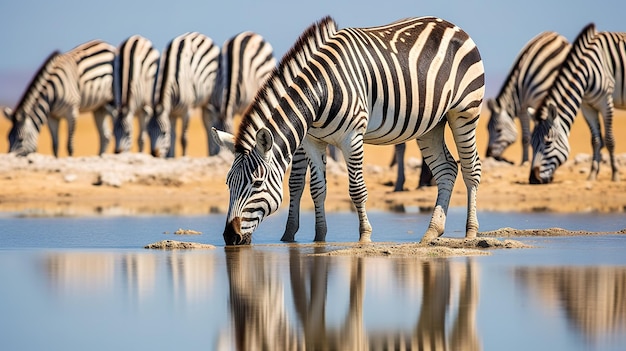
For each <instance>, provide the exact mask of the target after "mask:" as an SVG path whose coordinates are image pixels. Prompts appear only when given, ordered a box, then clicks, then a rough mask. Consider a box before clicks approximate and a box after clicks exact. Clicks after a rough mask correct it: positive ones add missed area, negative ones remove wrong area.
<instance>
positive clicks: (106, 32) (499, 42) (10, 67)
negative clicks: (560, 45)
mask: <svg viewBox="0 0 626 351" xmlns="http://www.w3.org/2000/svg"><path fill="white" fill-rule="evenodd" d="M0 14H2V20H0V50H1V53H2V55H0V104H5V105H9V106H13V105H15V104H16V103H17V100H18V99H19V98H20V97H21V95H22V93H23V90H24V89H25V88H26V85H27V84H28V82H29V81H30V79H31V77H32V76H33V74H34V73H35V71H36V70H37V69H38V68H39V66H40V65H41V63H42V62H43V60H44V59H45V58H46V57H47V56H48V54H50V53H51V52H52V51H54V50H61V51H68V50H70V49H72V48H73V47H75V46H77V45H79V44H81V43H83V42H86V41H88V40H91V39H96V38H98V39H103V40H105V41H107V42H109V43H111V44H113V45H116V46H117V45H119V43H120V42H122V41H123V40H124V39H126V38H128V37H129V36H131V35H133V34H140V35H143V36H145V37H146V38H148V39H150V40H152V42H153V43H154V45H155V46H156V47H157V48H158V49H159V50H160V51H162V50H163V48H164V47H165V46H166V45H167V43H168V42H169V41H170V40H171V39H173V38H174V37H176V36H178V35H180V34H182V33H184V32H189V31H198V32H201V33H203V34H205V35H207V36H209V37H211V38H212V39H213V40H214V41H215V42H216V43H217V45H219V46H221V45H222V43H223V42H224V40H226V39H228V38H229V37H231V36H233V35H235V34H237V33H239V32H242V31H245V30H251V31H254V32H257V33H259V34H261V35H262V36H264V37H265V39H266V40H267V41H269V42H270V43H271V44H272V46H273V47H274V54H275V56H276V57H277V58H280V57H282V56H283V54H284V53H285V52H286V51H287V50H288V49H289V48H290V47H291V45H292V44H293V43H294V41H295V40H296V39H297V38H298V36H299V35H300V33H301V32H302V31H303V30H304V29H305V28H306V27H307V26H309V25H310V24H311V23H313V22H315V21H317V20H318V19H320V18H322V17H323V16H325V15H330V16H332V17H333V18H334V19H335V20H336V22H337V24H338V25H339V27H340V28H343V27H369V26H376V25H382V24H386V23H390V22H393V21H396V20H399V19H402V18H406V17H415V16H437V17H441V18H443V19H446V20H448V21H450V22H453V23H454V24H456V25H458V26H459V27H461V28H463V29H464V30H465V31H466V32H468V33H469V35H470V36H471V37H472V38H473V39H474V41H475V42H476V44H477V45H478V48H479V49H480V52H481V54H482V57H483V60H484V65H485V71H486V84H487V93H486V94H487V96H488V97H489V96H494V95H496V94H497V93H498V90H499V89H500V86H501V85H502V83H503V80H504V79H505V78H506V75H507V73H508V71H509V69H510V67H511V65H512V64H513V61H514V59H515V57H516V56H517V54H518V52H519V50H520V49H521V48H522V47H523V46H524V44H526V42H527V41H528V40H529V39H530V38H532V37H533V36H535V35H537V34H538V33H540V32H542V31H546V30H552V31H557V32H559V33H561V34H563V35H564V36H565V37H567V38H568V39H569V40H570V41H571V40H573V39H574V38H575V37H576V35H577V34H578V32H579V31H580V30H581V29H582V27H583V26H585V25H587V24H588V23H590V22H594V23H595V24H596V26H597V28H598V30H601V31H624V32H626V2H624V0H595V1H589V0H587V1H582V0H573V1H554V0H527V1H518V2H512V1H503V0H487V1H471V0H448V1H445V0H430V1H421V0H417V1H416V0H414V1H408V0H379V1H372V0H350V1H339V0H331V1H329V0H315V1H306V2H300V1H296V0H269V1H251V0H248V1H242V0H224V1H221V2H217V1H207V0H170V1H160V0H139V1H132V0H127V1H122V0H100V1H92V0H75V1H68V0H61V1H41V0H40V1H33V0H19V1H10V0H8V1H2V3H0Z"/></svg>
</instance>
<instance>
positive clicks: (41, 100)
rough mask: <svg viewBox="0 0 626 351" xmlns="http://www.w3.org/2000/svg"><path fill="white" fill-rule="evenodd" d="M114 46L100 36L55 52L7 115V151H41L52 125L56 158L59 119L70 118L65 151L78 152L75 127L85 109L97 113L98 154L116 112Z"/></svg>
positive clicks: (51, 132)
mask: <svg viewBox="0 0 626 351" xmlns="http://www.w3.org/2000/svg"><path fill="white" fill-rule="evenodd" d="M115 53H116V49H115V47H114V46H112V45H110V44H108V43H106V42H104V41H102V40H99V39H96V40H91V41H88V42H86V43H83V44H81V45H78V46H77V47H75V48H73V49H72V50H70V51H68V52H66V53H64V54H59V53H58V52H54V53H53V54H51V55H50V56H49V57H48V59H47V60H46V61H45V63H44V65H43V66H42V68H41V69H40V70H39V71H38V72H37V74H36V76H35V77H34V78H33V80H32V82H31V84H29V86H28V88H27V90H26V91H25V93H24V95H23V97H22V99H21V100H20V102H19V103H18V105H17V107H16V109H15V111H12V110H10V109H6V110H5V111H4V112H5V115H6V116H7V117H8V118H9V119H10V120H11V121H12V123H13V125H12V127H11V130H10V132H9V145H10V146H9V151H10V152H12V153H15V154H18V155H26V154H29V153H32V152H35V151H36V150H37V143H38V139H39V133H40V132H41V127H42V126H43V125H44V124H46V123H47V124H48V128H49V129H50V134H51V136H52V152H53V153H54V156H57V157H58V154H59V153H58V151H59V139H58V136H59V121H60V119H61V118H65V119H66V120H67V130H68V138H67V153H68V155H69V156H72V155H73V154H74V143H73V140H74V129H75V125H76V119H77V118H78V115H79V114H80V113H81V112H89V111H91V112H93V114H94V118H95V120H96V127H97V128H98V132H99V134H100V148H99V152H98V153H99V154H103V153H104V152H105V150H106V148H107V146H108V143H109V140H110V137H111V128H110V126H109V125H108V124H107V123H108V122H107V121H108V120H110V119H111V118H112V116H113V114H114V110H113V106H112V104H113V61H114V59H115Z"/></svg>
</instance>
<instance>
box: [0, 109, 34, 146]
mask: <svg viewBox="0 0 626 351" xmlns="http://www.w3.org/2000/svg"><path fill="white" fill-rule="evenodd" d="M22 112H23V111H22ZM4 115H5V116H6V117H7V118H8V119H9V120H10V121H11V123H12V124H13V125H12V126H11V129H10V130H9V152H10V153H13V154H16V155H18V156H26V155H28V154H30V153H33V152H35V151H37V143H38V140H39V130H37V127H36V126H35V124H34V123H33V120H32V119H31V118H29V117H28V116H26V115H25V114H24V113H20V112H19V111H18V112H14V111H13V110H11V109H10V108H8V107H7V108H5V109H4Z"/></svg>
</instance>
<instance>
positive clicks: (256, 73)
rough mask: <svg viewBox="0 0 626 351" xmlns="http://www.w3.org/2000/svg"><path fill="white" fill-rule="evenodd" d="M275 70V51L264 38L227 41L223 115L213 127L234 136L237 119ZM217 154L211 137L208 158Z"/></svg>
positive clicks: (239, 37)
mask: <svg viewBox="0 0 626 351" xmlns="http://www.w3.org/2000/svg"><path fill="white" fill-rule="evenodd" d="M275 68H276V59H275V58H274V50H273V49H272V46H271V45H270V43H268V42H267V41H266V40H265V39H264V38H263V37H262V36H261V35H259V34H257V33H253V32H250V31H246V32H241V33H239V34H237V35H235V36H233V37H232V38H229V39H227V40H226V41H225V42H224V44H223V45H222V50H221V52H220V61H219V71H218V72H219V74H218V78H217V80H218V88H217V89H218V91H219V92H220V93H221V98H219V101H220V104H219V105H220V115H219V118H218V119H217V121H216V122H215V124H214V126H215V127H216V128H217V129H219V130H223V131H227V132H229V133H232V132H233V124H234V117H235V116H237V115H241V114H242V113H243V111H244V109H245V108H246V107H248V105H249V104H250V103H251V102H252V100H253V99H254V96H255V94H256V92H257V90H258V89H259V88H260V87H261V86H262V84H263V83H264V82H265V80H266V79H267V77H269V76H270V74H271V73H272V71H273V70H274V69H275ZM218 152H219V145H217V143H215V142H214V141H213V139H212V138H211V144H210V145H209V155H215V154H217V153H218Z"/></svg>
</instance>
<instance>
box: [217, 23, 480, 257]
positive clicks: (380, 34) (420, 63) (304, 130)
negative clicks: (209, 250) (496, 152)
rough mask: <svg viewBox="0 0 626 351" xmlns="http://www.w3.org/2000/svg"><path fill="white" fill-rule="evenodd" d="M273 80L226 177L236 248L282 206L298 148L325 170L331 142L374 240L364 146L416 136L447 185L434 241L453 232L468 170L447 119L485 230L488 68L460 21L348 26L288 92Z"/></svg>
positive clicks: (441, 188) (249, 113) (472, 208)
mask: <svg viewBox="0 0 626 351" xmlns="http://www.w3.org/2000/svg"><path fill="white" fill-rule="evenodd" d="M295 51H296V52H297V51H298V50H297V48H296V49H295ZM418 72H419V74H418ZM273 86H274V82H273V81H272V80H269V81H268V82H267V84H266V85H265V87H264V88H263V89H262V91H261V93H260V94H259V95H258V96H257V99H255V102H254V103H253V104H252V105H251V106H250V108H249V109H247V110H246V113H245V114H244V116H243V119H242V122H241V124H240V126H239V131H238V134H237V138H236V139H234V144H229V143H226V145H230V147H231V148H232V150H233V151H234V152H235V160H234V162H233V165H232V168H231V169H230V171H229V173H228V175H227V179H226V182H227V184H228V187H229V189H230V206H229V210H228V215H227V220H226V227H225V229H224V240H225V242H226V244H227V245H233V244H249V243H250V242H251V240H252V233H253V232H254V230H255V229H256V228H257V227H258V225H259V223H260V222H261V221H262V220H263V219H264V218H265V216H267V215H269V214H271V213H273V212H275V211H276V210H277V209H278V208H279V206H280V203H281V201H282V187H283V178H284V176H285V172H286V169H287V167H288V166H289V164H290V162H291V160H292V157H293V155H294V153H295V152H296V150H297V148H298V147H299V146H300V145H301V144H302V145H303V147H304V149H305V150H306V152H307V155H308V156H309V158H310V159H311V162H312V164H314V165H316V168H317V169H319V171H321V172H323V171H324V168H325V165H324V162H323V161H324V157H325V156H324V155H325V154H326V146H327V145H328V144H329V143H331V144H333V145H335V146H337V147H338V148H339V149H340V150H342V152H343V154H344V157H345V159H346V163H347V166H348V173H349V183H350V189H349V192H350V196H351V198H352V201H353V204H354V205H355V207H356V210H357V213H358V217H359V233H360V238H359V239H360V241H363V242H367V241H370V240H371V232H372V227H371V225H370V223H369V220H368V218H367V213H366V210H365V203H366V200H367V188H366V186H365V183H364V180H363V169H362V166H363V145H364V143H371V144H378V145H393V144H397V143H402V142H405V141H407V140H410V139H415V138H417V139H418V140H419V145H420V148H421V151H422V154H423V155H424V157H425V159H426V161H427V163H428V165H429V167H430V169H431V170H432V171H433V175H434V177H435V179H436V180H437V185H438V196H437V201H436V205H435V209H434V211H433V216H432V218H431V221H430V224H429V226H428V230H427V231H426V233H425V234H424V239H426V240H428V239H432V238H434V237H437V236H439V235H441V234H443V232H444V227H445V219H446V213H447V210H448V205H449V201H450V196H451V194H452V187H453V185H454V181H455V179H456V175H457V172H458V169H457V167H458V166H457V163H456V161H455V159H454V158H453V157H452V155H451V154H450V152H449V151H448V149H447V147H446V145H445V141H444V128H445V125H446V124H449V125H450V127H451V130H452V133H453V135H454V140H455V143H456V145H457V149H458V150H459V156H460V161H461V170H462V172H463V178H464V181H465V184H466V187H467V200H468V206H467V224H466V236H467V237H474V236H475V235H476V233H477V231H478V219H477V217H476V191H477V188H478V183H479V182H480V174H481V164H480V160H479V157H478V152H477V150H476V125H477V123H478V117H479V115H480V108H481V105H482V99H483V95H484V67H483V64H482V60H481V57H480V53H479V51H478V48H477V47H476V45H475V44H474V42H473V40H472V39H471V38H470V37H469V36H468V35H467V33H465V32H464V31H463V30H461V29H460V28H459V27H457V26H455V25H454V24H451V23H449V22H446V21H444V20H442V19H438V18H433V17H421V18H409V19H405V20H401V21H397V22H394V23H391V24H388V25H384V26H380V27H372V28H344V29H342V30H339V31H338V32H336V33H335V34H334V35H333V36H331V37H330V38H329V39H327V40H326V41H325V43H324V44H323V45H322V47H320V48H319V50H318V51H317V52H316V53H315V54H313V56H312V58H311V59H309V60H308V62H307V64H306V65H305V66H304V67H303V69H302V71H301V72H300V73H299V74H298V75H297V76H296V78H295V79H294V81H293V83H292V84H289V85H288V86H287V87H286V88H285V89H284V90H283V89H281V90H283V91H280V90H276V89H273ZM275 102H277V104H275ZM274 105H276V107H275V108H273V107H272V106H274ZM305 136H307V138H305ZM231 140H232V139H231ZM320 178H322V177H320ZM323 187H324V189H323V191H324V192H325V190H326V189H325V184H324V185H323Z"/></svg>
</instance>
